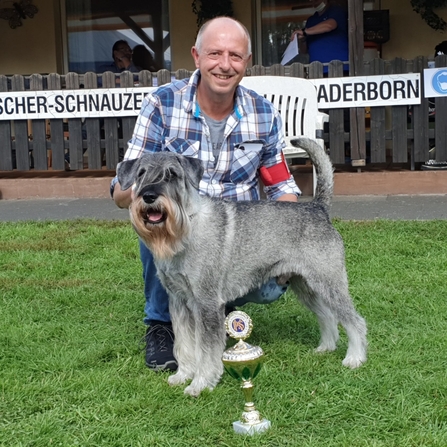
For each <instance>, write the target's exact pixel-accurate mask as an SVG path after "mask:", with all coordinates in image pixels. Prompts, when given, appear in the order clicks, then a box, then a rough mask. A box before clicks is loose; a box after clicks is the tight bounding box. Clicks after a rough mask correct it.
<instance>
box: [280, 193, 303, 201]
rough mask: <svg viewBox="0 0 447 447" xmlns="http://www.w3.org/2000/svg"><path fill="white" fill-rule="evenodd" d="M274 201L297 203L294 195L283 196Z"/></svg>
mask: <svg viewBox="0 0 447 447" xmlns="http://www.w3.org/2000/svg"><path fill="white" fill-rule="evenodd" d="M276 200H277V201H278V202H298V197H297V196H296V195H295V194H283V195H282V196H280V197H278V198H277V199H276Z"/></svg>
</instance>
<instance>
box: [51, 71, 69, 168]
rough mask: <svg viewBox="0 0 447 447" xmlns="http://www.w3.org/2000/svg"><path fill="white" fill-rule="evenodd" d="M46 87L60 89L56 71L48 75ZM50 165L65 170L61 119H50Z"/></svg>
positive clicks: (59, 80) (58, 76) (59, 78)
mask: <svg viewBox="0 0 447 447" xmlns="http://www.w3.org/2000/svg"><path fill="white" fill-rule="evenodd" d="M48 88H49V89H50V90H60V89H61V76H60V75H59V74H57V73H52V74H50V75H48ZM50 138H51V143H50V147H51V166H52V168H53V170H65V142H64V123H63V121H62V120H61V119H50Z"/></svg>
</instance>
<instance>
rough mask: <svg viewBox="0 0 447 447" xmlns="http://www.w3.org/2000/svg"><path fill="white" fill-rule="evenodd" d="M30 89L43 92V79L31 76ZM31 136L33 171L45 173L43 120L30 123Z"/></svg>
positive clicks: (44, 126) (45, 155) (39, 76)
mask: <svg viewBox="0 0 447 447" xmlns="http://www.w3.org/2000/svg"><path fill="white" fill-rule="evenodd" d="M30 89H31V90H36V91H41V90H43V77H42V75H41V74H33V75H31V79H30ZM32 136H33V151H32V157H33V160H34V169H37V170H39V171H46V170H47V169H48V154H47V129H46V123H45V120H43V119H40V120H39V119H36V120H33V121H32Z"/></svg>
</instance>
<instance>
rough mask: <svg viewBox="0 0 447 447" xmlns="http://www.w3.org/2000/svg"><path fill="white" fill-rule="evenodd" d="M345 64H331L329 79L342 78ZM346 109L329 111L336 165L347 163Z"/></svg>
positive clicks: (333, 155)
mask: <svg viewBox="0 0 447 447" xmlns="http://www.w3.org/2000/svg"><path fill="white" fill-rule="evenodd" d="M342 76H343V63H342V62H340V61H334V62H331V63H330V64H329V77H330V78H335V77H342ZM344 114H345V110H344V109H330V110H329V141H330V146H329V149H330V151H329V154H330V157H331V160H332V163H334V164H344V163H345V120H344Z"/></svg>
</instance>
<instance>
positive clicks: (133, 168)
mask: <svg viewBox="0 0 447 447" xmlns="http://www.w3.org/2000/svg"><path fill="white" fill-rule="evenodd" d="M139 165H140V159H139V158H135V159H133V160H126V161H122V162H121V163H118V166H117V167H116V174H117V177H118V181H119V183H120V186H121V189H122V190H123V191H125V190H126V189H129V188H130V187H131V186H132V185H133V183H134V181H135V177H136V174H137V169H138V166H139Z"/></svg>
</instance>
